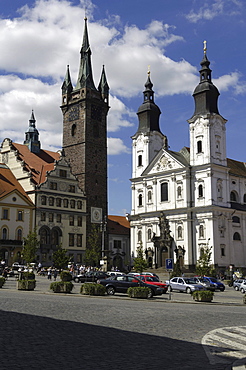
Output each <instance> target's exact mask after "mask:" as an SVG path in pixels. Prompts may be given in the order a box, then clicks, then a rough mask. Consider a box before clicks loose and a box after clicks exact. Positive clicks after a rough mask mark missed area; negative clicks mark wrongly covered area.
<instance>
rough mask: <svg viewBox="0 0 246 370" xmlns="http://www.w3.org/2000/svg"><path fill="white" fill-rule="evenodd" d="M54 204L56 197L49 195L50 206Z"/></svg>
mask: <svg viewBox="0 0 246 370" xmlns="http://www.w3.org/2000/svg"><path fill="white" fill-rule="evenodd" d="M53 205H54V198H53V197H49V206H53Z"/></svg>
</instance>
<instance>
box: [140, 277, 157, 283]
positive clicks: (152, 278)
mask: <svg viewBox="0 0 246 370" xmlns="http://www.w3.org/2000/svg"><path fill="white" fill-rule="evenodd" d="M141 280H145V281H155V282H158V283H159V280H158V279H157V278H156V277H155V276H146V275H145V276H141Z"/></svg>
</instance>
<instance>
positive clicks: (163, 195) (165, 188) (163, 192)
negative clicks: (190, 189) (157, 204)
mask: <svg viewBox="0 0 246 370" xmlns="http://www.w3.org/2000/svg"><path fill="white" fill-rule="evenodd" d="M167 200H168V183H167V182H163V183H162V184H161V202H166V201H167Z"/></svg>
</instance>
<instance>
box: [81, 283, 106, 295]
mask: <svg viewBox="0 0 246 370" xmlns="http://www.w3.org/2000/svg"><path fill="white" fill-rule="evenodd" d="M80 293H81V294H85V295H101V296H103V295H105V293H106V288H105V286H103V285H102V284H96V283H84V284H82V285H81V288H80Z"/></svg>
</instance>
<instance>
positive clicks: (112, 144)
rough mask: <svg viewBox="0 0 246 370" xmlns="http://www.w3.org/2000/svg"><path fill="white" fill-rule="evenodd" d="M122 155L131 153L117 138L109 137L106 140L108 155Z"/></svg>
mask: <svg viewBox="0 0 246 370" xmlns="http://www.w3.org/2000/svg"><path fill="white" fill-rule="evenodd" d="M122 153H128V154H130V153H131V150H130V149H129V148H127V146H126V145H125V144H124V143H123V141H122V140H121V139H119V138H114V137H109V138H108V154H109V155H118V154H122Z"/></svg>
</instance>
